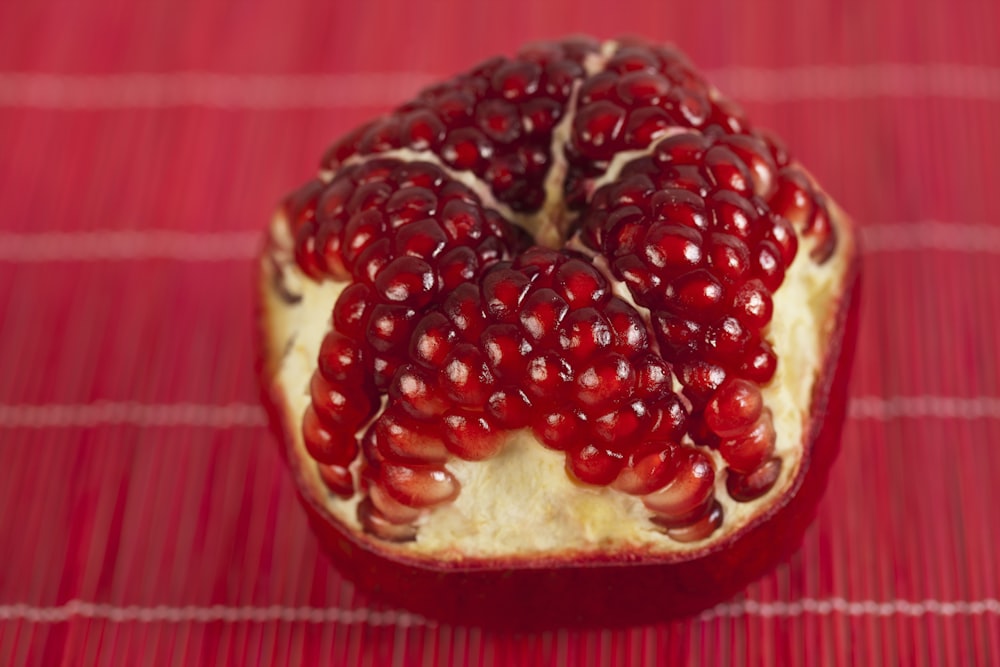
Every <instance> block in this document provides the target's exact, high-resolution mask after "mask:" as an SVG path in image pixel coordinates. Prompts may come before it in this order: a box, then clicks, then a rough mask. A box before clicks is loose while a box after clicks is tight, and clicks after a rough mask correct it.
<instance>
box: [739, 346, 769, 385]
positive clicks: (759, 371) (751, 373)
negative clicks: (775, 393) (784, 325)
mask: <svg viewBox="0 0 1000 667" xmlns="http://www.w3.org/2000/svg"><path fill="white" fill-rule="evenodd" d="M747 348H748V349H749V350H750V351H751V352H750V354H749V355H748V356H747V357H746V358H745V359H744V360H743V361H742V362H740V365H739V368H738V371H739V373H740V374H741V375H742V376H743V377H745V378H747V379H748V380H751V381H753V382H756V383H757V384H760V385H765V384H767V383H768V382H770V381H771V378H773V377H774V373H775V371H776V370H777V368H778V357H777V356H776V355H775V354H774V349H772V348H771V345H770V343H768V342H767V341H766V340H758V341H756V343H753V342H751V343H748V344H747Z"/></svg>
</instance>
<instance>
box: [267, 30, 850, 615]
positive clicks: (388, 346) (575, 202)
mask: <svg viewBox="0 0 1000 667" xmlns="http://www.w3.org/2000/svg"><path fill="white" fill-rule="evenodd" d="M857 257H858V253H857V250H856V246H855V240H854V233H853V231H852V228H851V225H850V222H849V221H848V219H847V218H846V216H845V215H844V214H843V212H841V211H840V209H838V208H837V207H836V206H835V205H834V204H833V203H832V201H831V200H830V198H829V197H828V196H827V195H826V194H824V193H823V192H822V190H821V189H820V187H819V186H818V185H817V184H816V183H815V181H814V179H813V178H812V177H811V176H810V175H809V174H808V173H807V172H806V171H805V169H804V168H803V167H802V166H801V165H800V164H799V163H797V162H795V161H794V160H793V159H792V158H790V157H789V155H788V152H787V150H786V149H785V148H784V147H783V146H781V145H780V144H778V143H777V142H776V140H774V139H772V138H771V137H770V135H768V134H766V133H764V132H761V131H758V130H757V129H756V128H754V127H753V126H752V125H751V124H750V122H749V121H748V120H747V119H746V118H745V117H744V116H743V115H742V113H741V112H740V111H739V110H738V108H737V107H736V106H735V105H734V104H733V103H732V102H730V101H729V100H727V99H726V98H724V97H723V96H722V95H721V94H720V93H719V92H718V91H717V90H716V89H715V88H713V87H712V86H711V85H710V84H709V83H708V82H706V81H705V80H704V79H703V78H702V77H701V75H699V74H698V73H697V72H696V71H695V70H694V68H693V67H692V66H691V65H690V64H689V63H688V62H687V61H686V60H685V59H684V58H683V56H681V55H680V54H679V53H677V52H676V51H674V50H672V49H669V48H665V47H660V46H656V45H650V44H645V43H642V42H640V41H637V40H619V41H613V42H608V43H604V44H600V43H597V42H595V41H592V40H587V39H573V40H566V41H562V42H553V43H543V44H538V45H534V46H530V47H528V48H526V49H524V50H523V51H522V52H521V53H520V54H518V55H517V56H516V57H514V58H496V59H493V60H490V61H488V62H486V63H484V64H482V65H480V66H478V67H476V68H474V69H472V70H471V71H470V72H468V73H466V74H463V75H461V76H458V77H456V78H454V79H452V80H450V81H447V82H443V83H441V84H438V85H436V86H433V87H432V88H430V89H428V90H426V91H424V92H423V93H421V94H420V95H419V96H418V98H417V99H416V100H414V101H413V102H410V103H407V104H405V105H403V106H402V107H400V108H399V109H398V110H396V111H394V112H392V113H390V114H388V115H386V116H385V117H383V118H380V119H377V120H375V121H373V122H371V123H369V124H368V125H366V126H364V127H362V128H360V129H359V130H357V131H355V132H352V133H350V134H348V135H347V136H346V137H345V138H344V139H342V140H341V141H339V142H337V143H336V144H335V145H334V146H333V147H332V148H330V149H329V150H328V151H327V153H326V156H325V157H324V159H323V166H322V170H321V172H320V174H319V176H318V178H316V179H315V180H313V181H310V182H309V183H307V184H306V185H305V186H303V187H302V188H300V189H299V190H297V191H296V192H294V193H293V194H291V195H290V196H289V197H288V198H286V200H285V202H284V203H283V205H282V206H281V208H280V209H279V212H278V215H277V216H276V218H275V220H274V222H273V224H272V226H271V230H270V236H269V238H268V242H267V245H266V249H265V251H264V255H263V261H262V263H261V267H262V270H261V310H262V312H261V324H262V326H261V341H262V375H261V377H262V381H263V386H264V389H265V394H266V401H267V403H268V405H269V407H270V408H271V410H272V414H273V416H274V424H275V426H276V427H277V429H278V431H279V433H280V437H281V439H282V442H283V443H284V445H285V450H284V451H285V452H286V453H287V456H288V461H289V465H290V467H291V468H292V470H293V472H294V474H295V479H296V481H297V483H298V485H299V489H300V491H301V495H302V498H303V500H304V502H305V506H306V508H307V510H308V511H309V514H310V517H311V519H312V522H313V525H314V527H315V529H316V531H317V534H318V535H319V536H320V538H321V539H322V541H323V544H324V545H325V546H326V548H327V549H328V551H329V552H330V553H331V554H332V555H333V556H334V558H335V560H336V561H337V562H338V564H339V565H340V567H341V568H342V569H343V570H344V571H345V573H347V574H348V575H349V576H350V577H352V578H353V579H354V580H355V581H356V582H357V583H358V584H359V585H361V586H363V587H365V588H366V589H369V590H374V591H378V592H380V593H382V594H384V595H385V596H386V597H387V598H389V599H391V600H393V601H395V602H397V603H399V604H402V605H405V606H406V607H408V608H411V609H414V610H417V611H420V612H422V613H425V614H428V615H431V616H436V617H442V618H450V619H461V620H463V621H482V622H493V623H500V624H514V625H538V624H547V623H566V622H573V621H578V622H586V621H600V622H603V623H612V622H614V623H622V622H633V621H640V620H649V619H654V618H657V617H664V616H676V615H681V614H686V613H691V612H693V611H696V610H698V609H702V608H704V607H706V606H707V605H710V604H713V603H715V602H718V601H720V600H723V599H725V598H726V597H728V596H730V595H732V594H734V593H735V592H737V591H739V590H740V589H741V588H742V587H743V586H745V585H746V584H747V583H748V582H749V581H751V580H753V579H754V578H755V577H757V576H759V575H760V574H762V573H763V572H765V571H767V569H768V568H770V567H772V566H773V565H774V564H775V563H776V562H778V561H780V560H781V559H782V558H784V557H785V556H787V555H788V554H789V553H790V552H791V551H792V550H794V549H795V548H796V547H797V545H798V543H799V541H800V539H801V535H802V533H803V531H804V530H805V528H806V526H807V525H808V523H809V521H810V520H811V516H812V514H813V511H814V509H815V506H816V504H817V502H818V500H819V498H820V496H821V494H822V491H823V488H824V486H825V479H826V474H827V470H828V468H829V466H830V464H831V463H832V461H833V459H834V457H835V454H836V451H837V448H838V442H839V435H840V427H841V423H842V421H843V417H844V409H845V400H846V398H845V395H846V384H847V380H848V376H849V372H850V367H851V358H852V356H853V349H854V338H855V332H856V328H857V322H856V320H857V282H858V259H857Z"/></svg>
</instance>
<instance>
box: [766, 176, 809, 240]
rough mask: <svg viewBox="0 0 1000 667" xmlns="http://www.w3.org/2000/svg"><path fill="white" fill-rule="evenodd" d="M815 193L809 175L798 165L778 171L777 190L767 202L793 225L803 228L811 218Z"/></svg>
mask: <svg viewBox="0 0 1000 667" xmlns="http://www.w3.org/2000/svg"><path fill="white" fill-rule="evenodd" d="M815 201H816V195H815V191H814V190H813V187H812V185H810V183H809V177H808V176H806V174H805V172H803V171H802V170H801V169H799V168H798V167H785V168H783V169H781V170H779V171H778V186H777V191H776V192H775V193H774V196H773V197H771V200H770V201H769V202H768V204H769V206H770V208H771V210H772V211H774V212H775V213H777V214H778V215H780V216H782V217H784V218H786V219H788V221H789V222H791V223H792V225H793V226H795V227H797V228H799V229H805V228H806V226H807V225H808V224H809V222H810V221H811V220H812V217H813V211H814V209H815V206H816V204H815Z"/></svg>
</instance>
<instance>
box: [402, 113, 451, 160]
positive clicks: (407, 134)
mask: <svg viewBox="0 0 1000 667" xmlns="http://www.w3.org/2000/svg"><path fill="white" fill-rule="evenodd" d="M445 132H446V127H445V124H444V123H443V122H442V121H441V119H440V118H438V117H437V116H436V115H434V114H433V113H432V112H430V111H428V110H426V109H421V110H418V111H414V112H411V113H408V114H406V115H405V116H403V118H402V119H401V122H400V128H399V140H400V143H401V144H402V145H404V146H408V147H410V148H412V149H414V150H418V151H421V150H434V149H435V148H437V147H438V146H440V145H441V142H442V141H443V140H444V137H445Z"/></svg>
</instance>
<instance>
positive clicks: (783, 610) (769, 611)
mask: <svg viewBox="0 0 1000 667" xmlns="http://www.w3.org/2000/svg"><path fill="white" fill-rule="evenodd" d="M805 614H815V615H817V616H829V615H830V614H842V615H844V616H946V617H949V616H981V615H983V614H1000V599H996V598H987V599H984V600H974V601H955V602H943V601H941V600H921V601H919V602H911V601H909V600H890V601H888V602H877V601H875V600H860V601H856V602H851V601H849V600H845V599H844V598H827V599H816V598H803V599H801V600H796V601H794V602H757V601H756V600H744V601H742V602H731V603H725V604H721V605H718V606H717V607H714V608H712V609H709V610H708V611H706V612H704V613H702V614H701V616H700V618H701V619H702V620H711V619H715V618H736V617H742V616H761V617H764V618H794V617H797V616H802V615H805Z"/></svg>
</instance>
